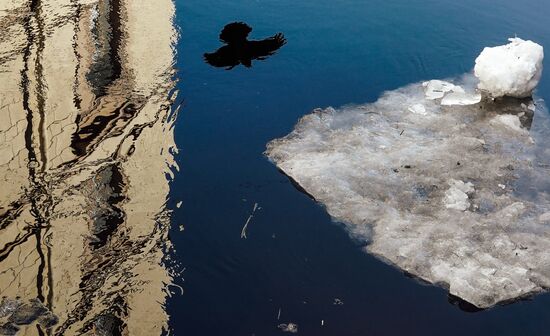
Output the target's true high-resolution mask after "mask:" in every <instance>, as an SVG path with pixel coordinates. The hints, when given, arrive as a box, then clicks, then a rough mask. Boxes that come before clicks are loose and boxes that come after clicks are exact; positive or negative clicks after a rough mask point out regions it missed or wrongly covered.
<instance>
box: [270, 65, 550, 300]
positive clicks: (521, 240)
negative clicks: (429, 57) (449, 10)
mask: <svg viewBox="0 0 550 336" xmlns="http://www.w3.org/2000/svg"><path fill="white" fill-rule="evenodd" d="M472 83H473V84H472ZM475 85H476V84H475V79H474V78H473V76H472V75H467V76H465V77H463V78H461V79H458V80H450V81H446V82H443V81H429V82H425V83H417V84H412V85H409V86H407V87H404V88H401V89H397V90H394V91H389V92H386V93H384V95H383V96H382V97H381V98H380V99H378V101H376V102H374V103H371V104H366V105H361V106H355V107H345V108H342V109H338V110H335V109H332V108H328V109H324V110H321V109H318V110H315V111H314V113H312V114H309V115H306V116H304V117H303V118H302V119H301V120H300V121H299V122H298V124H297V125H296V127H295V129H294V131H292V133H290V134H289V135H287V136H285V137H284V138H281V139H277V140H273V141H271V142H270V143H269V144H268V145H267V150H266V155H267V156H268V157H269V158H270V159H271V160H272V161H273V162H274V163H275V164H276V165H277V166H278V167H279V168H280V169H281V170H282V171H283V172H284V173H285V174H287V175H288V176H289V177H291V178H292V179H293V180H294V181H296V182H297V183H298V184H299V185H300V186H301V187H303V188H304V190H305V191H306V192H307V193H308V194H310V195H311V196H313V197H314V198H315V199H316V200H317V201H319V202H320V203H322V204H324V205H325V207H326V209H327V211H328V212H329V213H330V215H331V216H332V217H333V218H334V219H335V220H337V221H340V222H343V223H345V224H346V226H347V228H348V229H349V232H350V233H351V234H352V236H354V237H355V238H357V239H362V240H365V241H368V242H369V244H368V245H367V247H366V250H367V251H368V252H370V253H372V254H374V255H376V256H378V257H380V258H381V259H383V260H385V261H387V262H389V263H391V264H393V265H395V266H397V267H399V268H401V269H403V270H404V271H406V272H408V273H410V274H413V275H415V276H417V277H419V278H421V279H423V280H426V281H428V282H431V283H434V284H438V285H441V286H443V287H445V288H448V290H449V291H450V293H451V294H453V295H455V296H458V297H460V298H462V299H463V300H466V301H468V302H470V303H472V304H474V305H475V306H477V307H479V308H487V307H490V306H492V305H495V304H497V303H502V302H508V301H511V300H515V299H518V298H521V297H524V296H526V295H531V294H533V293H537V292H541V291H544V290H546V289H547V288H550V254H549V253H548V251H550V178H549V176H550V175H549V174H550V147H548V146H547V143H548V139H549V138H550V118H549V115H548V112H547V110H546V108H545V106H544V103H543V102H542V101H537V103H536V107H535V104H534V102H533V100H531V99H529V98H527V99H516V98H507V97H504V98H501V99H496V100H493V99H487V98H485V99H481V98H480V100H479V101H478V102H477V103H474V101H476V100H477V97H476V96H475V95H476V94H477V93H476V91H475ZM453 93H457V94H459V93H460V94H465V95H467V96H468V97H469V98H468V99H470V101H469V104H465V103H464V102H462V103H459V104H456V105H446V104H443V100H444V99H445V97H446V96H447V95H449V94H453ZM472 96H474V98H475V99H474V98H471V97H472ZM453 99H454V98H453ZM470 103H471V104H470Z"/></svg>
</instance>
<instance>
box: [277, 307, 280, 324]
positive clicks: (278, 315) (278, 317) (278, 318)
mask: <svg viewBox="0 0 550 336" xmlns="http://www.w3.org/2000/svg"><path fill="white" fill-rule="evenodd" d="M280 319H281V308H279V313H278V314H277V321H279V320H280Z"/></svg>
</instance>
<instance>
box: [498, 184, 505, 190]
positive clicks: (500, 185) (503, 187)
mask: <svg viewBox="0 0 550 336" xmlns="http://www.w3.org/2000/svg"><path fill="white" fill-rule="evenodd" d="M498 187H499V188H500V189H503V190H504V189H506V186H505V185H504V184H499V185H498Z"/></svg>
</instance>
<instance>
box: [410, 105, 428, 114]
mask: <svg viewBox="0 0 550 336" xmlns="http://www.w3.org/2000/svg"><path fill="white" fill-rule="evenodd" d="M409 111H411V112H412V113H414V114H421V115H426V114H428V113H426V108H425V107H424V105H422V104H414V105H413V106H411V107H409Z"/></svg>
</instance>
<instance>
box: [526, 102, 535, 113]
mask: <svg viewBox="0 0 550 336" xmlns="http://www.w3.org/2000/svg"><path fill="white" fill-rule="evenodd" d="M527 108H528V109H529V110H531V111H533V112H535V109H536V106H535V104H534V103H533V102H531V103H530V104H529V106H527Z"/></svg>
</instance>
